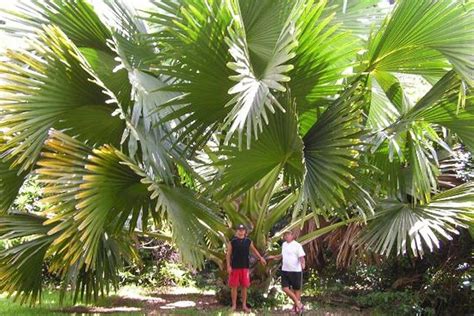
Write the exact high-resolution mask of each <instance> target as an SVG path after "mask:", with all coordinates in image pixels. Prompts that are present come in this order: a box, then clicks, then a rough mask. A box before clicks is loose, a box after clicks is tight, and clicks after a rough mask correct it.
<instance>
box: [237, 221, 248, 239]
mask: <svg viewBox="0 0 474 316" xmlns="http://www.w3.org/2000/svg"><path fill="white" fill-rule="evenodd" d="M235 235H236V236H237V237H238V238H244V237H245V236H246V235H247V227H245V225H243V224H239V225H237V228H236V229H235Z"/></svg>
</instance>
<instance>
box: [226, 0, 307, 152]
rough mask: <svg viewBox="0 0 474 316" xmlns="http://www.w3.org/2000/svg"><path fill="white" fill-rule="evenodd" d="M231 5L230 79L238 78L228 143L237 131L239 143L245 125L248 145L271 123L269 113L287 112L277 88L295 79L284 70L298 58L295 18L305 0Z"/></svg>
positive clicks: (244, 1)
mask: <svg viewBox="0 0 474 316" xmlns="http://www.w3.org/2000/svg"><path fill="white" fill-rule="evenodd" d="M232 4H233V5H231V7H230V9H231V10H232V15H233V16H234V17H235V18H234V20H233V21H232V27H231V28H230V29H229V32H230V39H229V40H228V43H229V51H230V54H231V55H232V58H233V60H234V61H233V62H230V63H229V64H228V66H229V67H230V68H231V69H232V70H234V71H235V72H236V73H237V74H236V75H234V76H232V77H231V78H232V79H233V80H235V81H237V82H238V83H237V84H236V85H234V86H233V87H232V88H231V89H230V90H229V93H230V94H235V97H234V98H233V99H232V100H231V101H230V102H229V103H228V104H227V106H232V110H231V111H230V112H229V116H228V118H227V122H229V124H230V122H232V124H231V126H230V129H229V130H228V132H227V135H226V140H225V142H226V143H227V142H228V141H229V140H230V139H231V137H232V135H233V134H234V132H235V131H238V135H239V146H240V140H241V138H242V134H243V133H244V130H245V132H246V134H247V148H250V142H251V137H252V133H253V134H254V136H255V138H257V137H258V133H259V132H261V131H262V128H263V126H262V123H263V121H264V122H265V123H266V124H268V113H267V111H270V112H272V113H274V112H275V109H274V108H275V107H277V108H279V110H281V111H285V110H284V108H283V107H282V106H281V105H280V103H279V102H278V100H277V99H276V98H275V95H274V93H272V91H274V90H278V91H283V92H284V91H286V88H285V87H284V86H283V85H282V83H283V82H286V81H289V80H290V78H289V77H288V76H286V75H285V73H286V72H288V71H289V70H291V69H292V68H293V66H292V65H289V64H288V62H289V60H290V59H291V58H293V57H294V52H293V50H294V47H295V46H296V44H297V42H296V19H298V17H299V15H300V14H301V13H302V10H301V7H302V3H301V1H287V0H278V1H269V0H262V1H251V0H241V1H234V2H233V3H232Z"/></svg>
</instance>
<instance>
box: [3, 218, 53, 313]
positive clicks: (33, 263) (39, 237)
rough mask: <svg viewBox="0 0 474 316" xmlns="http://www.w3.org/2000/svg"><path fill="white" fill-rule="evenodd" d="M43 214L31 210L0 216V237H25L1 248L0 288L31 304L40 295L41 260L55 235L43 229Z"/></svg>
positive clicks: (45, 228) (48, 227)
mask: <svg viewBox="0 0 474 316" xmlns="http://www.w3.org/2000/svg"><path fill="white" fill-rule="evenodd" d="M45 220H46V218H43V217H39V216H36V215H32V214H11V215H2V216H0V237H1V238H2V239H5V240H6V239H12V240H13V239H16V238H21V237H28V240H26V241H24V242H22V243H20V244H18V245H15V246H12V247H9V248H6V249H4V250H2V251H1V252H0V290H1V291H2V292H8V293H9V295H15V298H19V297H21V302H22V303H24V302H27V301H30V303H31V304H34V303H35V302H36V301H37V300H38V299H39V298H40V296H41V288H42V279H43V273H42V272H43V271H42V268H43V260H44V258H45V256H46V252H47V250H48V247H49V246H50V245H51V243H52V242H53V240H54V236H48V235H47V234H46V233H47V231H48V230H49V229H50V228H51V225H49V226H48V225H44V222H45Z"/></svg>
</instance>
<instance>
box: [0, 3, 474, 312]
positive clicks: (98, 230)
mask: <svg viewBox="0 0 474 316" xmlns="http://www.w3.org/2000/svg"><path fill="white" fill-rule="evenodd" d="M378 3H379V1H360V2H358V1H351V3H350V4H349V2H348V1H342V0H340V1H338V0H333V1H317V2H316V1H312V0H298V1H294V0H278V1H276V0H273V1H271V0H259V1H252V0H161V1H156V2H154V3H153V8H152V9H150V10H149V11H143V12H138V14H137V12H135V11H134V10H133V9H131V8H129V6H127V5H126V4H125V3H124V2H121V1H110V2H109V1H104V2H103V3H97V2H94V4H95V5H97V7H94V6H92V5H91V4H90V3H89V2H86V1H85V0H47V1H39V0H32V1H29V2H24V3H20V4H19V5H18V7H17V9H16V10H14V11H11V12H6V13H7V14H6V16H7V19H6V21H7V22H6V25H5V26H3V29H4V30H5V31H9V32H11V33H12V35H14V36H17V37H20V38H23V39H24V41H26V44H25V45H24V47H22V48H17V49H10V50H7V51H6V52H5V53H4V55H3V57H4V58H3V59H2V61H1V64H0V72H1V86H0V91H1V93H2V96H1V103H0V133H1V134H0V157H1V158H2V161H1V163H0V209H1V211H2V213H3V215H2V216H1V217H0V236H1V238H4V239H20V240H21V241H22V242H21V243H19V244H17V245H16V246H13V247H11V248H8V249H7V250H5V251H3V252H1V254H0V290H1V291H8V292H9V293H16V295H17V296H19V297H21V298H22V301H23V302H26V301H28V300H29V301H30V302H32V303H34V302H36V301H37V300H38V298H39V297H40V294H41V285H42V281H41V268H42V263H43V262H45V261H47V262H48V267H49V270H50V271H51V272H53V273H56V274H58V275H59V276H60V277H61V278H62V280H63V289H64V290H66V289H68V288H69V287H72V289H73V290H74V293H75V298H77V297H78V296H85V298H86V299H91V298H97V296H98V295H100V294H104V293H106V292H107V291H108V290H109V286H110V285H112V286H114V285H116V284H117V271H118V270H119V269H120V267H121V266H122V264H123V263H124V262H134V261H136V260H138V259H139V258H138V257H137V254H136V251H135V248H134V242H133V241H134V238H135V236H137V235H148V236H153V237H155V238H161V239H165V240H169V241H171V242H173V243H175V245H176V246H177V248H178V249H179V250H180V252H181V255H182V258H183V260H185V261H186V262H188V263H189V264H192V265H194V266H196V267H200V266H201V265H202V263H203V261H204V260H205V259H209V260H212V261H214V262H216V263H217V264H218V265H219V266H220V267H221V268H223V267H224V245H225V243H226V241H228V239H229V238H230V235H231V234H232V229H231V228H232V227H233V226H234V225H235V224H237V223H244V224H246V225H248V226H250V227H251V228H252V230H251V238H253V240H254V241H255V244H256V246H257V248H258V249H259V250H260V251H262V252H264V253H272V252H274V251H275V242H276V241H277V240H278V238H279V236H280V235H281V232H282V231H283V230H286V229H293V228H298V227H302V226H303V225H304V224H305V223H306V222H308V221H309V220H314V221H315V223H316V227H318V226H319V222H320V220H323V219H324V221H325V223H326V224H325V225H324V228H320V229H315V230H311V231H308V232H307V233H306V234H304V235H302V236H300V237H299V239H300V241H301V242H302V243H308V242H310V241H312V240H314V239H315V238H317V237H319V236H321V235H323V234H325V233H327V232H330V231H333V230H334V229H337V228H339V227H345V226H346V225H347V224H349V223H357V224H358V225H362V229H360V232H359V233H358V234H357V235H356V238H357V243H359V244H360V245H362V246H363V247H364V249H366V251H374V252H378V253H381V254H384V255H390V254H393V253H394V252H396V254H398V255H400V254H405V253H407V252H408V251H410V252H412V253H413V254H415V255H422V253H423V250H424V249H426V248H428V249H429V250H434V249H435V248H437V247H439V239H440V238H448V239H449V238H450V235H451V234H453V233H456V232H457V231H458V230H459V229H460V228H462V227H466V226H468V225H472V219H473V211H474V183H473V182H467V183H463V184H460V185H456V186H455V187H453V188H451V189H448V190H444V191H441V190H440V188H439V185H438V183H439V176H440V167H439V163H438V156H440V155H442V156H446V155H447V156H449V155H450V154H451V153H452V148H453V146H457V144H462V145H463V146H465V147H466V148H467V149H468V150H470V151H471V152H472V150H474V105H473V102H472V101H473V100H472V92H471V87H472V85H473V83H474V80H473V69H474V57H473V55H472V51H473V49H474V47H473V45H474V40H473V34H474V32H473V31H474V30H473V28H474V27H473V25H472V23H471V21H472V16H473V6H472V3H470V2H468V3H464V2H461V1H459V2H456V3H454V2H453V1H451V0H442V1H437V2H433V1H430V0H420V1H399V2H398V3H397V4H396V5H395V6H394V7H391V6H389V7H381V6H379V5H378ZM97 8H100V10H99V9H97ZM95 9H97V11H96V10H95ZM406 75H412V76H416V78H419V79H420V80H424V81H426V82H427V85H429V86H430V87H431V88H430V89H429V91H428V92H427V93H426V94H425V95H424V96H423V97H422V98H421V99H420V100H418V101H417V102H413V101H412V100H410V99H409V98H408V97H407V94H406V91H405V90H406V89H405V81H404V78H405V77H406ZM31 175H36V176H38V178H39V181H40V183H41V184H42V186H43V194H44V198H43V200H42V205H43V209H44V211H43V212H42V213H40V214H31V213H26V212H19V211H18V210H14V209H11V205H12V202H13V201H14V199H15V197H16V195H17V193H18V190H19V189H20V187H21V186H22V183H23V182H24V181H25V179H27V178H28V177H30V176H31ZM223 270H224V269H223ZM273 270H275V266H274V265H269V266H268V267H267V268H265V269H263V268H257V269H256V270H255V272H254V273H255V276H256V280H257V282H258V284H259V286H260V287H261V288H262V289H265V288H266V287H267V286H268V284H269V280H270V277H271V274H272V271H273ZM223 273H224V272H223Z"/></svg>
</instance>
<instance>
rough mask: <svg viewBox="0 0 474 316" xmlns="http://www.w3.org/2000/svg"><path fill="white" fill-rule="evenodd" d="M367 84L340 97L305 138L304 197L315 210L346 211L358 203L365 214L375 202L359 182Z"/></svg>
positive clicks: (358, 86)
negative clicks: (362, 108) (363, 105)
mask: <svg viewBox="0 0 474 316" xmlns="http://www.w3.org/2000/svg"><path fill="white" fill-rule="evenodd" d="M362 87H363V83H362V82H358V83H356V84H354V85H353V86H352V87H351V88H350V89H348V90H347V91H346V93H345V94H344V95H342V96H341V97H339V98H338V99H337V100H336V101H335V102H334V103H333V104H332V105H331V106H330V107H329V108H328V109H327V110H326V111H325V112H324V113H323V114H322V115H321V117H320V118H319V119H318V121H317V122H316V123H315V124H314V125H313V127H311V129H310V130H309V131H308V133H307V134H306V135H305V136H304V138H303V142H304V163H305V167H306V170H307V171H306V175H305V180H304V194H305V197H306V199H308V200H309V201H310V203H311V205H312V207H313V210H317V209H319V208H324V209H326V210H329V209H332V208H335V209H343V208H344V207H345V206H347V205H348V204H350V203H352V202H354V203H355V204H356V205H358V207H359V208H360V210H361V211H362V213H365V212H366V211H369V212H370V210H371V208H372V207H371V204H372V202H371V201H372V199H371V197H370V196H369V195H368V193H367V192H365V190H364V189H362V188H361V187H360V186H359V185H358V184H357V183H356V182H355V181H354V179H355V178H356V175H357V166H358V159H359V156H360V152H359V151H360V150H361V147H360V146H361V145H362V141H361V136H362V135H363V134H364V131H363V128H362V125H361V105H362V102H363V100H364V98H363V88H362Z"/></svg>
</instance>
